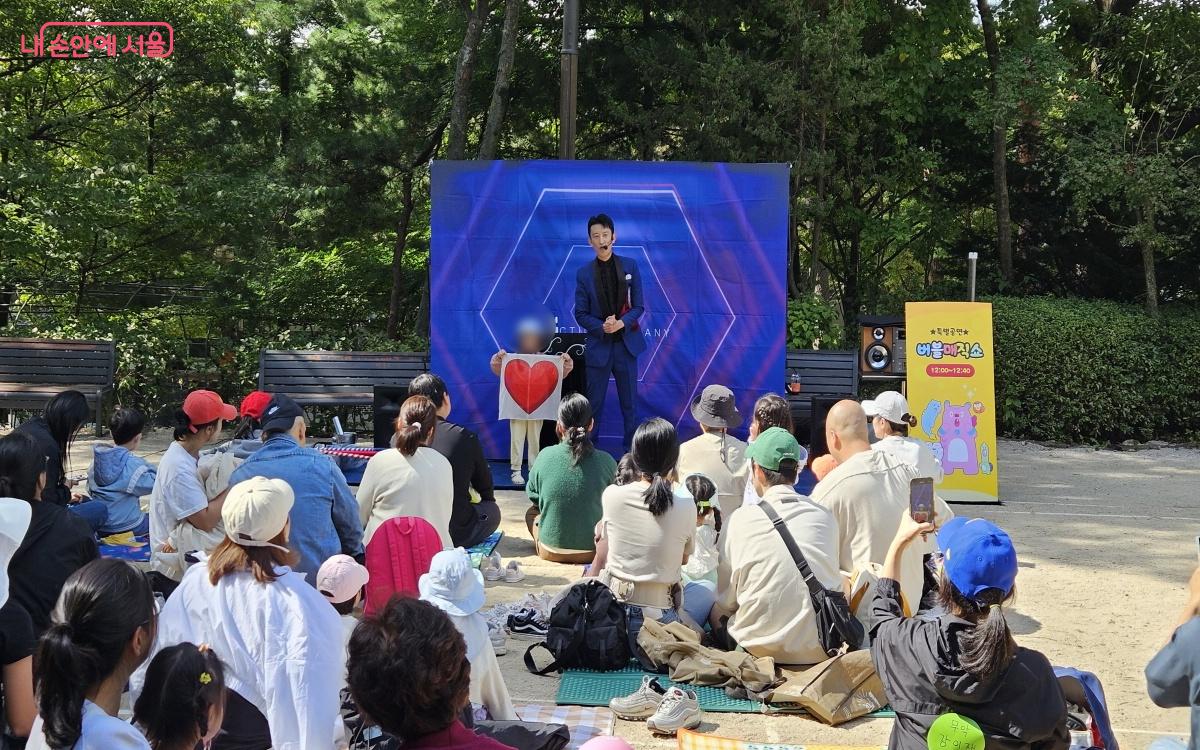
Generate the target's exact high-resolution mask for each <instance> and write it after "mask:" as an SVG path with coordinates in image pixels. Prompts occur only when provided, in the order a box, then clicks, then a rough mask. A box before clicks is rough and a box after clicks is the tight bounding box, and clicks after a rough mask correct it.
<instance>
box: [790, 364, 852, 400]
mask: <svg viewBox="0 0 1200 750" xmlns="http://www.w3.org/2000/svg"><path fill="white" fill-rule="evenodd" d="M787 369H788V372H789V373H790V372H791V371H792V370H798V371H799V372H800V389H801V390H800V393H798V394H788V401H790V402H791V404H792V408H793V410H795V409H796V408H797V407H798V406H800V405H803V406H804V408H805V409H807V408H808V404H809V403H810V402H811V401H812V399H813V397H815V396H820V397H831V396H855V395H857V394H858V374H859V373H858V352H857V351H841V350H838V351H833V350H817V351H814V350H811V349H788V352H787Z"/></svg>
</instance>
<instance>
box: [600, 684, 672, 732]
mask: <svg viewBox="0 0 1200 750" xmlns="http://www.w3.org/2000/svg"><path fill="white" fill-rule="evenodd" d="M666 693H667V691H666V689H665V688H664V687H663V686H662V684H661V683H660V682H659V681H658V680H657V679H656V678H654V677H651V676H650V675H646V676H644V677H642V686H641V687H639V688H638V689H637V690H636V691H634V692H632V693H630V694H629V695H626V696H624V697H622V698H613V699H612V700H610V701H609V702H608V707H609V709H611V710H612V712H613V713H614V714H616V716H617V718H618V719H621V720H623V721H645V720H646V719H648V718H650V717H651V716H653V715H654V712H655V711H657V710H658V707H659V706H660V705H662V701H663V696H664V695H666Z"/></svg>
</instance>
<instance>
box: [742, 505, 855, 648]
mask: <svg viewBox="0 0 1200 750" xmlns="http://www.w3.org/2000/svg"><path fill="white" fill-rule="evenodd" d="M758 507H760V508H762V510H763V513H766V514H767V518H769V519H771V524H772V525H773V526H774V527H775V530H776V531H778V532H779V536H780V537H782V538H783V543H784V544H785V545H786V546H787V549H788V552H789V553H791V555H792V561H793V562H795V563H796V568H797V569H798V570H799V571H800V575H801V576H802V577H803V578H804V583H805V584H807V585H808V594H809V597H810V598H811V599H812V605H813V612H814V613H816V615H817V637H818V638H820V640H821V648H823V649H825V653H826V654H827V655H828V656H837V655H838V654H841V653H845V652H847V651H857V650H858V649H859V648H860V647H861V646H862V643H863V639H864V638H865V637H866V630H865V629H864V628H863V626H862V623H861V622H859V621H858V619H857V618H855V617H854V614H853V613H852V612H851V611H850V602H848V601H846V594H845V593H843V592H842V591H836V590H833V589H827V588H825V587H824V586H822V585H821V582H820V581H818V580H817V577H816V576H815V575H813V572H812V568H810V567H808V561H807V560H805V559H804V553H802V552H801V551H800V548H799V547H798V546H796V540H795V539H794V538H793V537H792V532H790V531H788V528H787V526H785V525H784V523H783V519H782V518H780V517H779V514H778V513H776V512H775V509H774V508H772V507H771V506H770V505H769V504H768V503H766V502H765V501H764V502H761V503H759V504H758Z"/></svg>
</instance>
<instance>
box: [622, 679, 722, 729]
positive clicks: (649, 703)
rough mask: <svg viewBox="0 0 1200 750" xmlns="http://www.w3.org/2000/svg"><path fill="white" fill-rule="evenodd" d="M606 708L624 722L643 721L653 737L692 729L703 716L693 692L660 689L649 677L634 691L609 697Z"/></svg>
mask: <svg viewBox="0 0 1200 750" xmlns="http://www.w3.org/2000/svg"><path fill="white" fill-rule="evenodd" d="M608 707H609V708H610V709H611V710H612V712H613V713H614V714H616V716H617V717H618V718H620V719H624V720H625V721H643V720H644V721H645V722H646V727H647V728H648V729H649V730H650V731H651V732H654V733H655V734H666V735H673V734H675V733H676V732H678V731H679V730H680V729H695V728H696V727H698V726H700V721H701V719H702V718H703V716H704V714H703V713H702V712H701V711H700V701H699V699H698V698H697V697H696V693H695V692H694V691H691V690H684V689H683V688H681V687H677V686H672V687H671V688H670V689H667V688H664V687H663V686H662V684H661V683H659V681H658V680H657V679H656V678H654V677H650V676H649V675H647V676H645V677H643V678H642V685H641V687H639V688H638V689H637V690H636V691H634V692H633V693H631V694H630V695H627V696H625V697H623V698H613V699H612V700H611V701H609V704H608Z"/></svg>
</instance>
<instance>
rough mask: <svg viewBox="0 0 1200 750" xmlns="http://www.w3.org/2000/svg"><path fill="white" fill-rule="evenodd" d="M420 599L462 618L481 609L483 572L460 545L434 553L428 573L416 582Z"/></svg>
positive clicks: (483, 593)
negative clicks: (472, 562)
mask: <svg viewBox="0 0 1200 750" xmlns="http://www.w3.org/2000/svg"><path fill="white" fill-rule="evenodd" d="M417 588H418V589H419V590H420V592H421V598H422V599H424V600H425V601H427V602H429V603H430V604H432V605H434V606H435V607H437V608H438V609H440V610H442V611H443V612H445V613H446V614H449V615H458V616H459V617H465V616H468V615H473V614H475V613H476V612H478V611H479V610H480V609H482V608H483V602H484V599H485V598H486V596H487V595H486V593H485V592H484V590H483V574H482V573H480V572H479V571H478V570H476V569H475V566H473V565H471V556H470V555H468V554H467V551H466V550H465V549H463V548H462V547H459V548H457V549H448V550H445V551H443V552H439V553H437V554H436V555H434V556H433V561H432V562H431V563H430V564H429V572H428V573H426V574H425V575H423V576H421V580H420V581H418V582H417Z"/></svg>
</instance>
